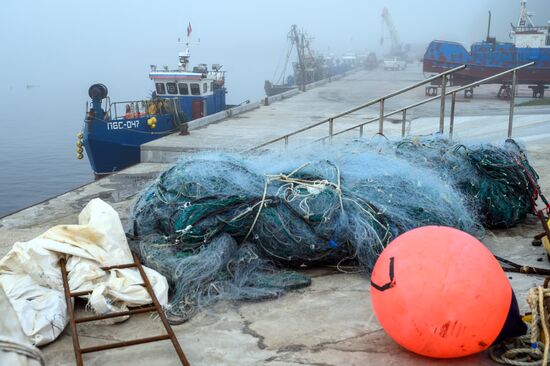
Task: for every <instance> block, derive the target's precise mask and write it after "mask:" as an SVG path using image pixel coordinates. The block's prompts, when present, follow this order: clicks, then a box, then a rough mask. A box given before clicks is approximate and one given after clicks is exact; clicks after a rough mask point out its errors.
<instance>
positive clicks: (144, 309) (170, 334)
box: [59, 254, 190, 366]
mask: <svg viewBox="0 0 550 366" xmlns="http://www.w3.org/2000/svg"><path fill="white" fill-rule="evenodd" d="M132 255H133V258H134V262H133V263H128V264H121V265H115V266H108V267H101V269H102V270H104V271H108V270H111V269H123V268H137V269H138V271H139V274H140V275H141V278H142V279H143V285H144V286H145V289H146V290H147V293H148V294H149V296H150V297H151V299H152V301H153V305H149V306H140V307H135V308H131V309H128V310H126V311H119V312H114V313H108V314H103V315H93V316H86V317H83V318H77V317H76V316H75V311H74V307H73V302H72V301H71V299H72V298H73V297H78V296H84V295H89V294H91V293H92V291H91V290H90V291H78V292H71V290H70V288H69V280H68V272H67V268H66V260H65V258H61V260H60V261H59V264H60V267H61V276H62V277H63V287H64V290H65V301H66V302H67V311H68V313H69V325H70V327H71V335H72V338H73V347H74V354H75V358H76V364H77V365H78V366H83V365H84V363H83V361H82V355H83V354H85V353H92V352H98V351H105V350H108V349H113V348H121V347H128V346H134V345H138V344H143V343H150V342H156V341H163V340H168V339H169V340H170V341H171V342H172V345H173V346H174V349H175V351H176V353H177V355H178V358H179V359H180V361H181V364H182V365H184V366H190V364H189V361H187V358H186V357H185V354H184V353H183V350H182V349H181V346H180V344H179V342H178V339H177V338H176V335H175V334H174V331H173V330H172V327H171V326H170V324H169V323H168V320H167V319H166V315H164V312H163V311H162V307H161V306H160V303H159V302H158V299H157V297H156V296H155V292H154V291H153V287H152V286H151V282H149V278H147V275H146V274H145V271H144V270H143V267H142V265H141V263H140V261H139V258H138V257H137V256H136V255H135V254H132ZM148 312H156V313H158V315H159V317H160V319H161V321H162V324H163V325H164V328H165V329H166V334H163V335H158V336H153V337H146V338H139V339H133V340H130V341H123V342H116V343H108V344H103V345H100V346H93V347H86V348H81V347H80V341H79V339H78V330H77V324H79V323H85V322H92V321H96V320H101V319H109V318H116V317H118V316H126V315H132V314H140V313H148Z"/></svg>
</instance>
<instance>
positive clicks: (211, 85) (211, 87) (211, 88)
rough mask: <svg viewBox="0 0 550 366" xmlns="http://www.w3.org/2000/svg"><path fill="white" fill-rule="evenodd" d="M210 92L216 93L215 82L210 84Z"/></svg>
mask: <svg viewBox="0 0 550 366" xmlns="http://www.w3.org/2000/svg"><path fill="white" fill-rule="evenodd" d="M210 91H214V82H213V81H211V82H210Z"/></svg>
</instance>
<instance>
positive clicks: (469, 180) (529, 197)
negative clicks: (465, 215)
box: [354, 136, 544, 228]
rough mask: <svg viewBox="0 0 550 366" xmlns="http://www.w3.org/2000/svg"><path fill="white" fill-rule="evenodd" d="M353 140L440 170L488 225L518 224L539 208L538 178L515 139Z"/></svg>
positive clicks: (432, 137) (423, 138) (483, 222)
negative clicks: (470, 141)
mask: <svg viewBox="0 0 550 366" xmlns="http://www.w3.org/2000/svg"><path fill="white" fill-rule="evenodd" d="M354 143H355V144H359V145H363V147H365V148H366V149H367V150H371V149H372V148H373V147H374V146H376V148H377V149H378V151H379V152H381V153H384V154H394V155H395V156H397V157H400V158H403V159H406V160H407V161H409V162H411V163H413V164H415V165H420V166H423V167H428V168H430V169H432V170H434V171H436V172H438V174H439V176H440V177H441V178H442V179H444V180H445V181H449V182H451V183H452V184H453V186H454V187H455V188H456V189H457V190H458V191H460V192H461V193H462V194H463V195H464V197H465V199H466V202H467V205H468V206H469V207H471V209H472V210H475V211H476V216H477V217H478V218H479V220H480V222H481V223H482V224H483V226H485V227H487V228H510V227H513V226H515V225H517V224H518V223H520V222H522V221H523V220H524V219H525V217H526V216H527V214H530V213H534V212H535V210H536V203H535V202H536V200H537V198H538V197H539V193H540V187H539V185H538V179H539V176H538V174H537V173H536V171H535V170H534V169H533V167H532V166H531V165H530V164H529V161H528V159H527V157H526V154H525V153H524V151H523V149H522V148H521V147H520V146H519V145H518V144H517V143H516V141H514V140H512V139H508V140H506V141H505V143H504V144H503V145H502V146H495V145H491V144H487V143H483V144H464V143H453V142H451V141H449V140H447V139H445V138H441V137H434V136H427V137H422V138H419V137H415V138H407V139H403V140H400V141H396V142H387V141H383V142H381V143H380V142H379V143H377V144H376V145H373V144H372V143H366V142H365V141H360V140H358V141H355V142H354ZM392 150H393V151H392ZM542 198H543V199H544V197H542Z"/></svg>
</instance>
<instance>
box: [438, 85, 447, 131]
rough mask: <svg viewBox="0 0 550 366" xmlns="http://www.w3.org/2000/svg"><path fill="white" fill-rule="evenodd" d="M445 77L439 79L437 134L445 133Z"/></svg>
mask: <svg viewBox="0 0 550 366" xmlns="http://www.w3.org/2000/svg"><path fill="white" fill-rule="evenodd" d="M446 89H447V75H443V76H442V77H441V106H440V109H439V133H443V132H444V131H445V97H446V94H447V91H446Z"/></svg>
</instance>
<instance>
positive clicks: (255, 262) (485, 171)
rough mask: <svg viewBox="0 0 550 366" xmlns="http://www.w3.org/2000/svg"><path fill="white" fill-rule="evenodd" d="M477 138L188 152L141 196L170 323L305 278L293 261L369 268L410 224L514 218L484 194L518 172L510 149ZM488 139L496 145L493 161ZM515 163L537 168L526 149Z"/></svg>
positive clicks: (144, 254)
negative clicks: (502, 214) (284, 150)
mask: <svg viewBox="0 0 550 366" xmlns="http://www.w3.org/2000/svg"><path fill="white" fill-rule="evenodd" d="M483 149H486V150H480V149H470V148H467V147H461V148H459V147H455V146H454V145H452V144H450V143H449V142H445V141H443V140H437V141H436V140H434V142H433V145H432V144H430V143H429V142H428V141H427V140H426V141H423V142H422V143H420V142H415V141H410V142H406V141H403V142H401V143H387V144H385V146H384V147H381V146H380V145H376V144H371V143H365V142H361V143H356V144H353V145H348V146H338V147H336V146H333V147H331V148H326V147H323V149H322V150H321V149H317V150H311V151H306V152H293V153H292V154H281V155H277V154H275V153H264V154H258V155H253V156H243V155H238V154H233V155H232V154H225V153H202V154H196V155H192V156H187V157H184V158H182V159H181V160H180V161H179V162H178V163H177V164H175V165H174V166H173V167H172V168H170V169H168V170H167V171H165V172H164V173H162V174H161V175H160V176H159V178H158V179H157V180H156V181H155V182H154V183H153V184H152V185H151V186H149V187H148V188H147V189H146V190H145V191H144V192H143V193H142V194H141V196H140V197H139V199H138V200H137V202H136V204H135V207H134V212H133V234H134V236H135V237H136V238H137V240H136V241H135V242H134V243H133V247H134V250H136V251H137V252H139V253H140V256H141V258H142V261H143V262H144V264H146V265H147V266H149V267H152V268H154V269H156V270H157V271H159V272H160V273H162V274H163V275H165V276H166V277H167V279H168V281H169V283H170V288H171V297H170V306H169V307H168V310H167V314H168V316H169V318H170V319H171V321H172V322H181V321H185V320H187V319H189V318H190V317H191V316H193V314H194V313H195V312H196V311H197V310H198V309H200V308H201V307H203V306H206V305H209V304H211V303H213V302H215V301H218V300H221V299H224V300H262V299H268V298H274V297H278V296H280V295H281V294H283V293H284V292H286V291H288V290H290V289H296V288H300V287H305V286H308V285H309V284H310V278H309V277H308V276H307V275H306V274H304V272H303V271H298V272H297V271H295V269H297V268H302V267H307V266H313V265H328V266H334V267H335V268H337V269H340V270H348V269H349V268H354V270H357V271H365V272H369V271H370V270H372V268H373V266H374V263H375V262H376V259H377V258H378V256H379V254H380V253H381V252H382V250H383V249H384V247H385V246H386V245H387V244H389V242H390V241H391V240H392V239H393V238H395V237H396V236H398V235H399V234H401V233H403V232H405V231H408V230H410V229H413V228H416V227H420V226H425V225H445V226H451V227H455V228H458V229H461V230H463V231H466V232H468V233H471V234H473V235H476V236H481V235H482V234H483V227H482V225H481V222H483V223H488V222H491V223H492V222H493V221H494V222H499V220H500V218H498V216H496V215H495V214H494V212H497V211H498V210H499V209H502V207H501V206H506V207H505V209H506V210H510V212H513V214H512V216H513V219H514V220H515V219H516V218H517V219H519V217H520V216H521V215H522V213H521V212H523V211H521V210H519V209H516V201H515V200H514V198H511V197H508V196H506V197H507V199H506V200H505V201H504V202H503V203H501V202H500V201H498V204H495V208H493V207H491V205H490V204H488V202H490V200H493V199H495V200H496V199H498V195H499V194H505V195H507V194H509V193H510V192H509V191H508V190H506V189H505V188H504V187H501V186H500V185H499V184H500V180H501V179H502V176H503V175H502V174H499V173H502V172H504V173H506V174H504V173H503V174H504V175H505V176H506V177H508V175H507V174H510V172H511V171H513V172H515V173H517V171H516V170H517V169H516V170H514V169H513V168H512V166H508V165H507V164H508V163H510V164H511V162H510V159H512V158H514V159H515V158H517V156H516V155H517V154H515V153H513V152H510V151H508V150H506V149H503V148H497V147H488V146H486V147H483ZM491 149H494V151H496V152H497V153H498V154H500V155H498V157H496V158H495V159H494V160H491V158H490V157H489V155H490V156H491V157H492V156H493V155H491V154H492V150H491ZM507 154H509V155H507ZM500 159H502V160H500ZM466 161H467V162H469V164H465V162H466ZM520 161H521V160H520ZM514 162H515V163H517V161H516V160H514ZM522 166H524V167H529V169H530V171H531V172H532V173H534V172H533V171H532V169H531V168H530V166H529V165H528V163H527V162H526V160H525V161H524V163H523V165H522ZM501 169H502V170H501ZM476 172H477V173H476ZM480 172H482V173H480ZM531 176H532V178H533V179H536V174H532V175H531ZM507 179H509V178H507ZM514 179H518V180H519V175H518V176H514ZM520 183H521V184H523V183H525V182H523V181H521V182H519V181H518V184H520ZM518 189H519V188H518ZM476 190H477V191H476ZM518 192H519V191H518ZM481 194H483V195H484V197H480V195H481ZM523 195H524V196H526V197H532V192H531V191H530V190H528V189H527V191H524V192H523ZM528 199H529V198H527V200H528ZM524 203H525V202H524V200H522V201H521V204H517V205H518V207H519V206H521V207H523V208H524ZM508 206H513V207H512V208H510V207H508ZM488 207H489V209H488ZM488 210H489V211H490V212H488ZM516 211H517V212H516ZM520 211H521V212H520ZM506 217H507V216H506ZM489 218H490V219H489ZM490 220H493V221H490Z"/></svg>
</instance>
